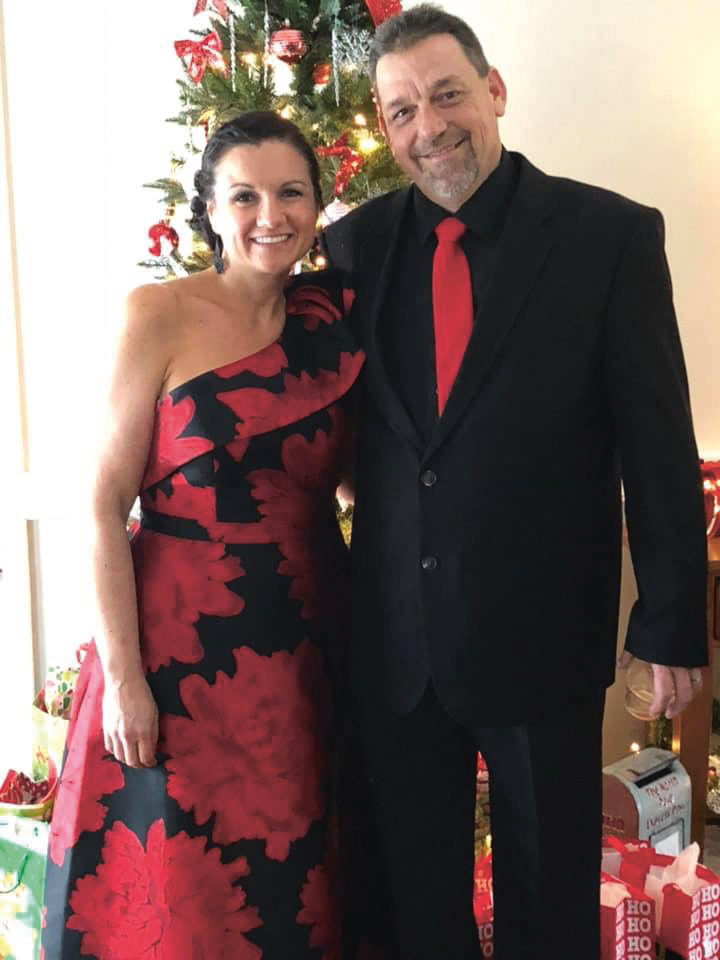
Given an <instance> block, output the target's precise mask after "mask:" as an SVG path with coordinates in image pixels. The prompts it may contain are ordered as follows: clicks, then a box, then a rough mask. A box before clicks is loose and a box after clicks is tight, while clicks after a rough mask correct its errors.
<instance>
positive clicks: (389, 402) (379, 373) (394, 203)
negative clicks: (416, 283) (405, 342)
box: [354, 189, 424, 454]
mask: <svg viewBox="0 0 720 960" xmlns="http://www.w3.org/2000/svg"><path fill="white" fill-rule="evenodd" d="M411 196H412V193H411V190H410V189H406V190H401V191H399V192H398V193H396V194H394V195H393V196H392V198H391V203H390V204H389V205H388V219H387V221H386V222H385V223H384V224H379V225H378V227H379V229H378V233H377V240H376V249H375V250H374V251H371V252H370V254H369V256H368V261H367V262H368V267H367V272H368V274H369V276H370V283H368V285H367V286H368V287H372V288H373V293H372V294H369V295H368V296H367V297H365V298H363V303H362V304H361V303H360V302H358V304H357V306H356V307H355V308H354V309H355V310H357V311H358V312H359V314H360V316H359V317H358V318H357V322H358V323H359V325H360V328H361V330H362V331H363V334H364V336H363V340H364V346H365V353H366V357H367V360H366V370H365V376H366V383H367V388H368V391H369V393H370V394H371V396H372V397H373V399H374V401H375V403H376V404H377V406H378V407H379V409H380V410H382V412H383V416H384V417H385V419H386V420H387V421H388V423H389V424H390V425H391V426H392V427H393V429H394V430H395V431H396V432H397V433H399V434H400V435H401V436H402V437H404V438H405V439H406V440H407V441H408V443H410V444H411V445H412V446H413V447H415V449H416V450H417V452H418V453H419V454H421V453H422V450H423V446H424V445H423V442H422V440H421V437H420V434H419V433H418V430H417V427H416V426H415V423H414V422H413V420H412V417H411V416H410V414H409V413H408V411H407V409H406V407H405V405H404V403H403V402H402V400H401V399H400V397H399V396H398V394H397V392H396V390H395V389H394V387H393V385H392V382H391V380H390V378H389V377H388V375H387V370H386V368H385V363H384V361H383V357H382V352H381V350H380V345H379V343H378V339H377V327H378V322H382V320H381V318H382V317H386V311H385V310H384V309H383V302H384V300H385V297H386V295H387V292H388V287H389V284H390V280H391V278H392V271H393V269H394V266H395V263H396V256H395V251H396V249H397V245H398V242H400V230H401V228H402V225H403V223H404V222H406V212H407V207H408V204H409V203H410V199H411ZM383 227H384V229H383ZM373 277H374V278H375V279H374V282H373V279H372V278H373ZM386 322H392V317H390V318H386Z"/></svg>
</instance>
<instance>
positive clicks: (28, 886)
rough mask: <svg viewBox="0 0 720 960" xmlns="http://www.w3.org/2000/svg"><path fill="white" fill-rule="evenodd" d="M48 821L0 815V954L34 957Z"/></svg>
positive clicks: (17, 959)
mask: <svg viewBox="0 0 720 960" xmlns="http://www.w3.org/2000/svg"><path fill="white" fill-rule="evenodd" d="M48 829H49V827H48V824H47V823H42V822H40V821H37V820H30V819H27V818H24V817H13V816H10V817H6V816H2V817H0V957H2V958H3V960H37V958H38V957H39V956H40V930H41V927H42V916H43V913H42V911H43V893H44V889H45V863H46V854H47V844H48Z"/></svg>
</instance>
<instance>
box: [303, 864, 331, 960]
mask: <svg viewBox="0 0 720 960" xmlns="http://www.w3.org/2000/svg"><path fill="white" fill-rule="evenodd" d="M300 901H301V903H302V905H303V906H302V910H301V911H300V913H298V915H297V921H298V923H302V924H307V925H308V926H312V931H311V933H310V946H311V947H319V948H320V949H321V950H322V960H340V930H339V925H338V915H337V910H336V909H335V907H336V902H337V893H336V891H334V890H333V889H332V888H331V884H330V874H329V871H328V869H327V867H325V866H319V867H314V868H313V869H312V870H311V871H310V872H309V873H308V876H307V883H306V884H305V886H304V887H303V888H302V890H301V892H300Z"/></svg>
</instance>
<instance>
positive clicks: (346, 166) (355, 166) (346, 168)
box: [315, 130, 364, 197]
mask: <svg viewBox="0 0 720 960" xmlns="http://www.w3.org/2000/svg"><path fill="white" fill-rule="evenodd" d="M348 137H349V134H348V131H347V130H346V131H345V133H343V134H342V135H341V136H339V137H338V138H337V140H336V141H335V143H332V144H330V146H329V147H317V149H316V150H315V153H316V154H317V155H318V156H319V157H340V166H339V168H338V172H337V173H336V174H335V196H336V197H339V196H340V194H341V193H342V192H343V190H344V189H345V187H346V186H347V185H348V184H349V183H350V181H351V180H352V178H353V177H354V176H355V175H356V174H358V173H360V171H361V170H362V168H363V162H364V161H363V158H362V157H361V156H360V154H359V153H355V151H354V150H353V149H352V148H351V147H350V146H349V145H348Z"/></svg>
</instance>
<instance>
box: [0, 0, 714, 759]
mask: <svg viewBox="0 0 720 960" xmlns="http://www.w3.org/2000/svg"><path fill="white" fill-rule="evenodd" d="M446 8H447V9H449V10H450V11H451V12H454V13H457V14H459V15H460V16H463V17H465V18H466V19H467V20H468V21H469V22H470V23H471V24H472V25H473V26H474V27H475V29H476V30H477V32H478V34H479V36H480V38H481V40H482V42H483V44H484V46H485V48H486V52H487V54H488V56H489V58H490V59H491V61H492V62H494V63H495V64H496V65H497V66H498V67H499V69H500V70H501V72H502V73H503V75H504V77H505V80H506V82H507V84H508V88H509V95H510V99H509V106H508V115H507V117H506V119H505V120H504V121H503V135H504V140H505V143H506V145H507V146H508V147H510V148H513V149H520V150H522V151H523V152H525V153H526V154H527V155H528V156H529V157H530V158H531V159H532V160H533V161H534V162H535V163H536V164H538V165H539V166H541V167H542V168H544V169H545V170H547V171H548V172H553V173H560V174H563V175H567V176H572V177H576V178H578V179H582V180H586V181H590V182H594V183H598V184H602V185H605V186H607V187H610V188H612V189H615V190H618V191H620V192H622V193H625V194H628V195H630V196H632V197H634V198H636V199H638V200H640V201H642V202H644V203H648V204H652V205H654V206H657V207H659V208H660V209H661V210H662V211H663V213H664V214H665V217H666V222H667V247H668V254H669V259H670V265H671V269H672V272H673V277H674V283H675V290H676V302H677V306H678V313H679V320H680V327H681V332H682V337H683V341H684V344H685V351H686V356H687V362H688V368H689V374H690V381H691V390H692V402H693V408H694V416H695V422H696V427H697V434H698V440H699V445H700V447H701V451H702V452H704V453H705V454H707V455H710V454H713V453H714V454H716V455H718V454H720V416H719V415H718V399H717V397H718V374H717V369H718V366H717V358H718V343H719V340H720V336H719V328H720V323H719V320H720V317H719V311H720V306H719V304H720V270H718V264H717V260H718V255H719V253H720V251H719V250H718V243H717V223H718V222H720V218H719V216H718V215H719V214H720V189H719V188H720V182H719V181H720V173H719V171H720V124H719V122H718V121H719V116H718V103H717V97H718V94H717V91H718V90H719V89H720V58H718V57H717V41H718V37H719V36H720V4H718V2H717V0H686V2H685V3H683V4H682V5H681V4H678V3H677V2H676V0H633V2H632V3H628V2H627V0H604V2H603V3H598V2H597V0H542V2H537V0H484V2H483V3H481V4H480V3H477V2H476V0H447V2H446ZM33 9H34V11H35V13H34V15H33V16H34V18H35V20H36V23H34V25H33V27H32V44H31V47H28V42H29V41H28V33H27V30H28V5H27V4H26V3H22V2H20V0H8V2H6V3H5V20H6V35H7V36H6V42H7V48H8V49H7V64H8V72H9V77H10V82H9V88H10V89H9V94H10V108H11V123H12V126H11V133H12V156H13V160H14V173H15V194H16V197H15V203H16V209H17V218H18V231H19V236H18V257H19V266H20V285H21V300H22V317H23V329H24V337H25V351H26V356H27V378H28V388H29V391H28V392H29V417H30V434H31V449H30V455H31V475H30V478H29V480H28V479H27V478H21V479H22V485H23V494H22V497H12V498H9V499H10V500H11V502H12V503H13V504H15V505H17V507H18V509H20V504H21V501H22V510H23V511H24V515H29V516H37V517H39V518H40V521H39V532H38V543H39V552H40V561H39V562H40V585H41V598H42V605H43V607H42V618H41V640H42V644H43V647H44V650H45V654H44V656H45V658H46V659H50V660H52V661H58V662H66V661H69V660H70V659H71V657H72V651H73V650H74V648H75V647H76V646H77V644H79V643H80V642H82V641H83V640H85V639H87V635H88V631H89V623H88V614H87V611H88V603H87V578H86V576H85V573H84V568H83V551H82V548H81V546H80V541H81V537H80V532H79V531H77V529H75V527H74V524H76V522H77V521H76V518H77V515H78V503H77V491H78V489H79V487H80V485H81V480H82V478H83V477H84V475H85V472H86V468H85V466H84V464H85V459H86V453H87V437H88V433H89V425H90V423H91V421H92V415H93V410H94V400H93V397H94V396H95V393H96V390H97V388H98V383H97V380H98V377H99V372H98V371H99V370H100V369H101V362H100V361H101V357H102V355H103V354H104V353H106V352H107V348H108V343H109V334H110V331H111V329H112V326H113V322H114V317H115V311H116V307H117V304H118V303H119V301H120V299H121V297H122V295H123V293H124V292H125V291H126V290H127V289H129V288H130V287H132V286H134V285H136V284H137V283H139V282H145V281H146V280H147V279H148V276H147V274H146V273H145V272H143V271H141V270H139V269H138V268H136V267H135V263H136V261H137V260H139V259H141V258H142V257H143V256H144V255H145V252H146V247H147V236H146V231H147V228H148V226H149V225H150V224H151V223H153V222H154V221H155V220H157V219H158V218H159V216H160V215H161V213H162V210H161V208H160V207H159V206H158V205H157V204H156V203H155V201H154V197H153V195H152V193H151V192H149V191H146V190H143V189H142V188H141V186H140V185H141V183H142V182H143V181H146V180H151V179H154V178H156V177H158V176H163V175H166V174H167V173H168V172H169V153H170V150H171V147H172V145H173V144H174V143H176V142H177V139H178V137H181V136H182V132H181V131H179V130H178V128H176V127H174V126H172V125H168V124H165V123H164V122H163V120H164V118H165V117H167V116H169V115H170V114H172V113H174V112H175V111H176V109H177V106H178V104H177V99H176V86H175V78H176V76H178V63H177V59H176V57H175V52H174V49H173V41H174V40H175V39H179V38H181V37H184V36H187V35H188V29H189V27H190V26H191V25H192V17H191V14H192V9H193V0H163V2H159V0H155V2H152V3H148V2H147V0H124V2H123V3H122V4H98V3H97V2H91V0H76V2H75V3H73V4H72V5H70V6H68V5H67V4H56V3H49V2H47V0H44V2H41V3H40V4H39V5H36V6H35V7H34V8H33ZM49 78H52V79H51V86H50V88H48V79H49ZM9 362H10V360H9V356H8V354H5V358H4V360H3V358H1V357H0V373H2V370H3V366H2V365H3V363H4V364H5V367H4V369H7V367H8V363H9ZM1 439H2V437H1V436H0V440H1ZM26 507H27V509H26ZM3 549H4V548H3ZM8 549H9V547H8ZM10 552H11V551H10ZM631 591H632V584H631V582H628V583H627V584H626V593H628V595H629V593H630V592H631ZM0 604H2V594H0ZM626 610H627V602H626V603H625V611H624V612H625V613H626ZM0 626H3V615H2V611H0ZM6 668H7V653H6V652H5V650H4V652H3V670H5V669H6ZM611 696H615V694H611ZM614 709H615V708H613V710H614ZM631 733H632V731H631V730H630V729H629V728H626V727H625V726H624V725H623V724H619V725H618V723H614V726H613V733H612V750H614V751H616V752H617V751H619V750H621V749H624V747H625V746H626V745H627V742H628V741H629V740H630V739H631V736H630V734H631ZM0 749H1V748H0ZM2 766H3V763H2V755H1V754H0V769H1V768H2Z"/></svg>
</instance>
